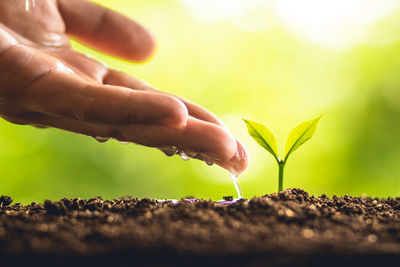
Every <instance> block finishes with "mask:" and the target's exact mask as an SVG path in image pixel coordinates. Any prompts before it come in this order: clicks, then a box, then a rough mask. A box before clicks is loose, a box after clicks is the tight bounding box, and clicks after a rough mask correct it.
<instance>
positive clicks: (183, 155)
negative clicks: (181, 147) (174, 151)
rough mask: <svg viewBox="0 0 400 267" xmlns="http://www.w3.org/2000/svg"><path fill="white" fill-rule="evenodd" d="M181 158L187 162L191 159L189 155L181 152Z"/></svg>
mask: <svg viewBox="0 0 400 267" xmlns="http://www.w3.org/2000/svg"><path fill="white" fill-rule="evenodd" d="M179 156H180V157H181V159H183V160H184V161H187V160H189V159H190V157H189V156H188V155H186V154H185V152H183V151H181V152H179Z"/></svg>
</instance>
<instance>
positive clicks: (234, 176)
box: [230, 173, 243, 199]
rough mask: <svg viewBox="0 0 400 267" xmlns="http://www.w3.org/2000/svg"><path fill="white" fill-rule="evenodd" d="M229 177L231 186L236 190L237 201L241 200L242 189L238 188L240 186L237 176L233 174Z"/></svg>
mask: <svg viewBox="0 0 400 267" xmlns="http://www.w3.org/2000/svg"><path fill="white" fill-rule="evenodd" d="M230 176H231V179H232V182H233V185H234V186H235V188H236V192H237V194H238V199H242V198H243V193H242V188H240V185H239V180H238V176H237V175H235V174H233V173H230Z"/></svg>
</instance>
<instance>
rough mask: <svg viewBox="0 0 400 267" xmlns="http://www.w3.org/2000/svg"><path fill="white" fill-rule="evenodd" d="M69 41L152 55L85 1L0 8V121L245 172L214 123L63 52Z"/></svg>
mask: <svg viewBox="0 0 400 267" xmlns="http://www.w3.org/2000/svg"><path fill="white" fill-rule="evenodd" d="M69 37H73V38H76V39H77V40H79V41H81V42H82V43H85V44H87V45H89V46H91V47H93V48H95V49H98V50H100V51H103V52H105V53H108V54H111V55H114V56H117V57H120V58H124V59H127V60H131V61H143V60H145V59H147V58H148V57H149V56H150V55H151V54H152V53H153V51H154V47H155V42H154V38H153V37H152V35H151V34H150V33H149V32H148V31H146V30H145V29H144V28H143V27H142V26H140V25H139V24H137V23H135V22H133V21H131V20H129V19H128V18H126V17H124V16H122V15H120V14H118V13H116V12H114V11H111V10H109V9H106V8H104V7H102V6H99V5H96V4H94V3H91V2H89V1H86V0H58V1H57V0H0V116H1V117H3V118H4V119H6V120H8V121H10V122H13V123H17V124H29V125H34V126H39V127H56V128H59V129H64V130H68V131H72V132H76V133H81V134H85V135H89V136H92V137H95V138H96V137H97V139H99V140H100V139H103V140H104V138H115V139H118V140H120V141H127V142H134V143H137V144H141V145H145V146H149V147H158V148H161V149H162V150H163V151H164V152H165V153H166V154H167V155H172V154H175V153H176V152H177V151H178V153H179V152H184V153H185V154H187V155H189V156H191V157H194V158H198V159H201V160H204V161H207V162H208V163H211V162H215V163H217V164H219V165H220V166H222V167H224V168H226V169H228V170H229V171H231V172H234V173H241V172H242V171H244V170H245V169H246V167H247V165H248V155H247V152H246V149H245V148H244V147H243V146H242V145H241V144H240V142H239V141H237V140H236V139H235V138H234V137H233V136H232V135H231V134H230V133H229V131H228V130H227V129H226V127H224V126H223V124H222V123H221V121H220V120H219V119H218V118H217V117H216V116H215V115H213V114H212V113H210V112H209V111H207V110H205V109H204V108H202V107H200V106H198V105H196V104H193V103H191V102H189V101H187V100H185V99H182V98H179V97H176V96H173V95H170V94H168V93H164V92H161V91H158V90H156V89H154V88H152V87H151V86H150V85H148V84H147V83H145V82H142V81H140V80H138V79H136V78H134V77H132V76H130V75H128V74H125V73H123V72H119V71H116V70H111V69H108V68H107V67H106V66H104V65H103V64H101V63H100V62H97V61H96V60H93V59H91V58H89V57H87V56H85V55H83V54H80V53H78V52H75V51H73V50H72V49H71V47H70V44H69Z"/></svg>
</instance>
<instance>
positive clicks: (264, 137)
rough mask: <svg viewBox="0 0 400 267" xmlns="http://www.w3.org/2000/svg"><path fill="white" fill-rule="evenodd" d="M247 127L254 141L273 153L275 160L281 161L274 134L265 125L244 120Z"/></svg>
mask: <svg viewBox="0 0 400 267" xmlns="http://www.w3.org/2000/svg"><path fill="white" fill-rule="evenodd" d="M243 120H244V122H245V123H246V125H247V130H248V131H249V134H250V135H251V137H253V139H254V140H255V141H256V142H257V143H258V144H259V145H260V146H262V147H263V148H265V149H266V150H267V151H268V152H269V153H271V154H272V155H273V156H274V157H275V159H277V160H278V159H279V155H278V146H277V144H276V140H275V137H274V135H273V133H272V132H271V131H270V130H269V129H268V128H267V127H265V126H264V125H262V124H260V123H257V122H254V121H249V120H245V119H243Z"/></svg>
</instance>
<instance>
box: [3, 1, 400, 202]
mask: <svg viewBox="0 0 400 267" xmlns="http://www.w3.org/2000/svg"><path fill="white" fill-rule="evenodd" d="M96 2H98V3H100V4H103V5H106V6H108V7H110V8H113V9H115V10H117V11H119V12H122V13H123V14H125V15H127V16H129V17H131V18H133V19H135V20H137V21H139V22H142V23H143V24H144V25H146V26H147V27H148V28H150V29H151V30H152V31H153V32H154V33H155V35H156V36H157V39H158V51H157V53H156V55H155V56H154V58H153V59H152V60H151V61H150V62H147V63H145V64H135V63H129V62H125V61H121V60H118V59H115V58H112V57H108V56H106V55H103V54H100V53H98V52H96V51H93V50H90V49H89V48H86V47H84V46H82V45H80V44H78V43H76V42H73V45H74V47H75V48H76V49H78V50H80V51H82V52H85V53H89V54H91V55H93V56H94V57H95V58H98V59H100V60H102V61H104V62H106V63H107V64H108V65H109V66H111V67H114V68H118V69H121V70H124V71H126V72H128V73H130V74H132V75H134V76H136V77H139V78H141V79H143V80H146V81H148V82H149V83H151V84H153V85H154V86H156V87H158V88H160V89H162V90H165V91H168V92H172V93H174V94H177V95H181V96H183V97H185V98H188V99H190V100H191V101H193V102H196V103H198V104H201V105H203V106H204V107H206V108H208V109H209V110H211V111H212V112H214V113H215V114H217V115H218V116H220V117H221V118H222V119H223V121H224V122H225V123H226V124H227V125H228V127H229V128H230V129H231V131H232V132H233V134H235V135H236V136H237V137H238V138H239V139H241V140H242V141H243V143H244V144H245V145H246V146H247V147H248V149H249V151H250V154H251V164H250V167H249V169H248V171H246V172H245V173H244V174H243V175H242V176H240V177H239V179H240V182H241V185H242V188H243V192H244V196H245V197H252V196H254V195H261V194H265V193H271V192H274V191H276V189H277V166H276V163H275V162H274V160H273V158H272V157H271V156H270V155H269V154H268V153H267V152H266V151H264V150H263V149H262V148H261V147H259V146H258V145H257V144H256V143H255V142H254V141H253V140H252V139H251V138H250V137H249V136H248V134H247V132H246V128H245V125H244V123H243V122H242V121H241V118H247V119H251V120H255V121H258V122H261V123H264V124H266V125H267V126H268V127H269V128H270V129H271V130H272V131H273V132H274V133H275V134H276V135H277V138H278V143H279V144H280V145H281V146H283V143H284V141H285V138H286V137H287V135H288V134H289V132H290V130H291V129H292V128H293V127H294V126H296V125H297V124H299V123H300V122H303V121H305V120H308V119H312V118H314V117H316V116H318V115H320V114H324V115H325V116H324V117H323V119H322V120H321V123H320V125H319V128H318V130H317V132H316V135H315V136H314V138H313V139H312V140H311V141H309V142H308V143H307V144H306V145H304V146H303V147H301V148H300V149H299V150H298V151H296V152H295V153H294V154H293V156H292V157H291V159H290V161H289V163H288V165H287V167H286V174H285V187H301V188H304V189H306V190H307V191H309V192H310V193H312V194H315V195H319V194H322V193H326V194H328V195H332V194H338V195H343V194H353V195H361V194H363V193H366V194H368V195H371V196H396V195H400V177H399V174H400V90H399V84H400V9H399V7H400V3H399V1H396V0H394V1H391V0H388V1H385V4H384V5H383V4H382V3H381V2H380V1H379V0H370V1H359V0H347V1H341V0H335V1H317V0H302V1H289V0H279V1H278V0H276V1H272V0H271V1H260V0H237V1H228V0H220V1H211V0H203V1H200V0H182V1H169V0H168V1H166V0H163V1H160V0H146V1H143V0H142V1H140V0H136V1H125V0H114V1H106V0H102V1H96ZM0 170H1V174H0V179H1V183H0V194H6V195H10V196H12V197H13V198H14V199H15V200H16V201H17V202H22V203H29V202H30V201H43V200H44V199H54V200H55V199H59V198H61V197H82V198H88V197H92V196H97V195H100V196H103V197H104V198H113V197H120V196H124V195H132V196H137V197H145V196H146V197H155V198H174V199H179V198H181V197H184V196H189V195H192V196H195V197H199V198H200V197H202V198H213V199H221V197H222V196H223V195H235V189H234V187H233V185H232V183H231V180H230V179H229V175H228V173H227V172H226V171H224V170H222V169H220V168H218V167H216V166H213V167H208V166H206V164H204V163H203V162H200V161H195V160H190V161H188V162H184V161H182V160H181V159H180V158H178V157H173V158H167V157H165V156H164V155H163V154H162V153H161V152H160V151H158V150H156V149H149V148H145V147H141V146H137V145H133V144H130V145H122V144H120V143H118V142H116V141H109V142H107V143H104V144H101V143H97V142H96V141H94V140H92V139H91V138H89V137H86V136H81V135H76V134H72V133H68V132H64V131H60V130H57V129H47V130H40V129H35V128H33V127H29V126H17V125H13V124H11V123H8V122H6V121H4V120H0Z"/></svg>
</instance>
